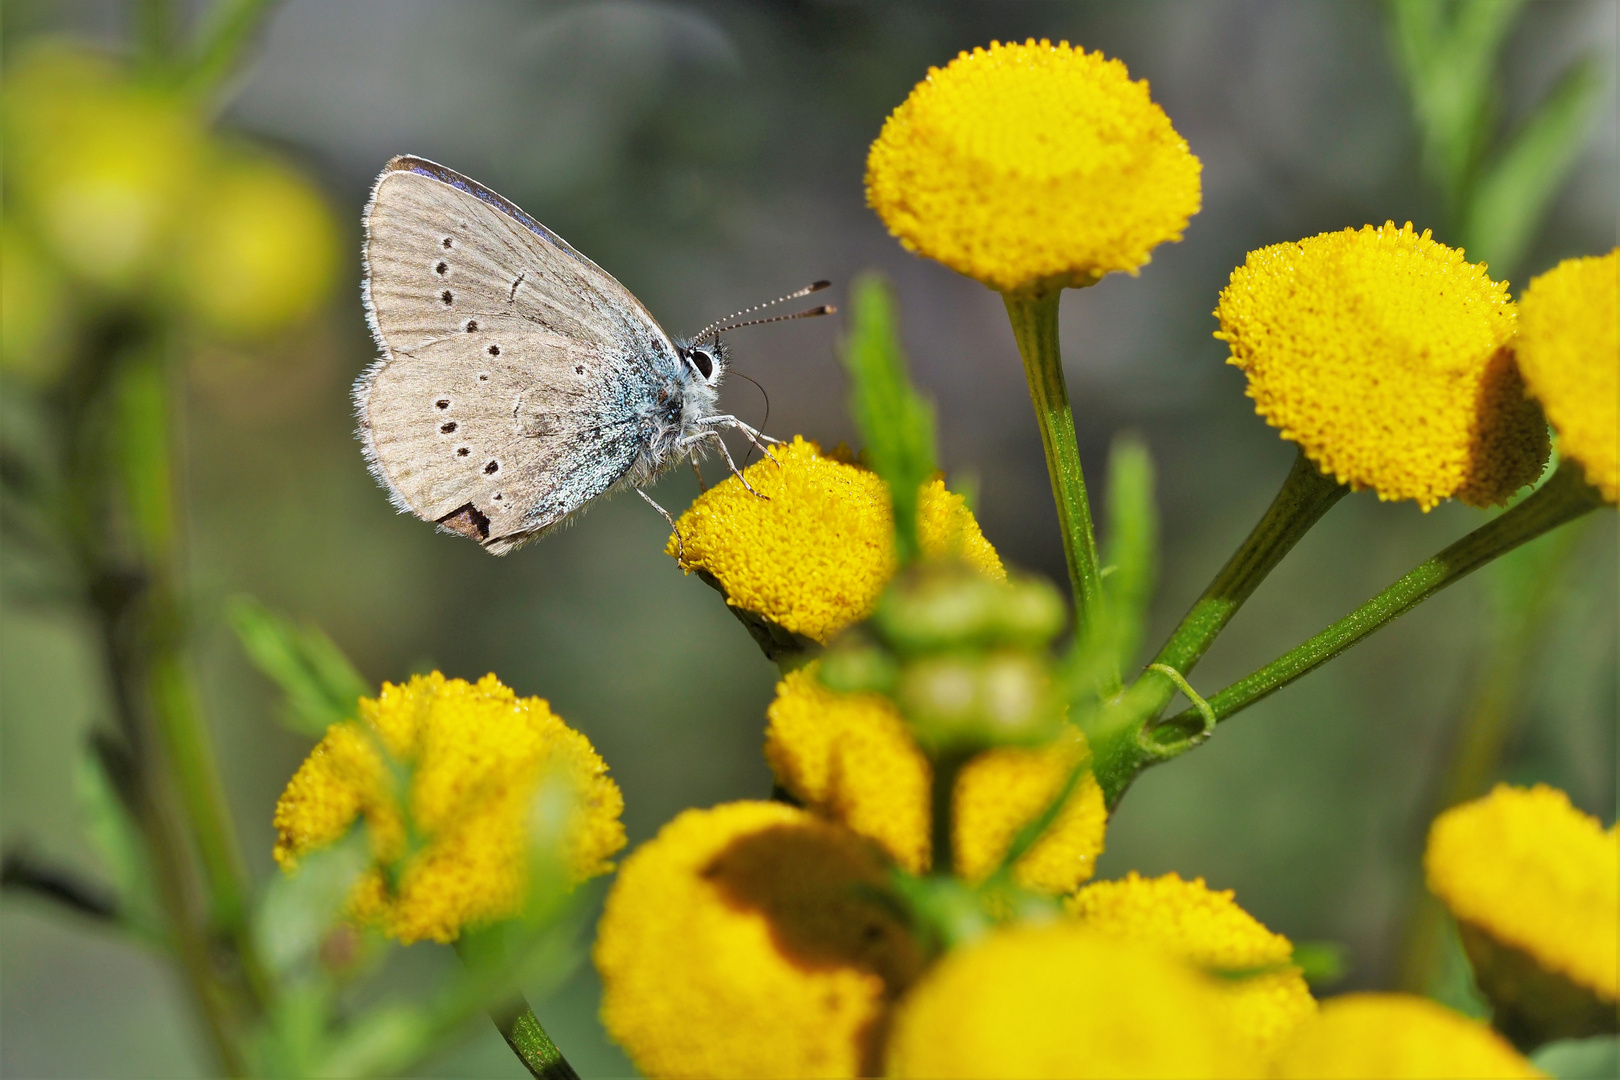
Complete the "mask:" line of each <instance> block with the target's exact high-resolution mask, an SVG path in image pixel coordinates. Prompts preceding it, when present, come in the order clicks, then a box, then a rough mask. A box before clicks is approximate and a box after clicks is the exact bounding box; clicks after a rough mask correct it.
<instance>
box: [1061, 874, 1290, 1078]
mask: <svg viewBox="0 0 1620 1080" xmlns="http://www.w3.org/2000/svg"><path fill="white" fill-rule="evenodd" d="M1067 906H1068V908H1069V910H1070V911H1071V912H1072V913H1073V914H1075V915H1076V916H1078V917H1079V919H1080V921H1081V922H1082V923H1083V924H1084V925H1085V926H1086V927H1087V928H1088V929H1091V930H1095V931H1096V932H1098V933H1100V934H1106V935H1108V936H1109V937H1118V938H1126V939H1128V940H1131V941H1137V942H1140V943H1142V944H1144V945H1150V946H1153V947H1154V948H1157V949H1161V950H1163V951H1165V952H1168V953H1169V954H1171V955H1172V956H1175V957H1177V958H1178V959H1181V960H1185V961H1186V962H1187V963H1189V964H1193V965H1195V966H1197V967H1201V968H1206V969H1211V970H1215V971H1219V972H1224V973H1227V974H1228V975H1234V976H1235V975H1236V974H1238V973H1240V972H1249V973H1250V974H1248V975H1247V976H1245V977H1242V978H1231V979H1229V980H1228V981H1223V982H1222V983H1221V984H1220V989H1221V994H1222V996H1223V997H1224V998H1225V999H1226V1004H1227V1006H1228V1008H1229V1010H1230V1013H1231V1024H1232V1031H1233V1032H1234V1034H1237V1035H1239V1036H1240V1037H1242V1038H1244V1039H1246V1040H1248V1041H1249V1042H1251V1043H1253V1044H1254V1046H1255V1048H1256V1049H1257V1050H1259V1051H1260V1052H1261V1053H1262V1054H1270V1053H1271V1052H1272V1051H1273V1050H1275V1049H1276V1048H1277V1046H1278V1044H1279V1043H1280V1042H1281V1041H1282V1040H1283V1039H1284V1038H1285V1037H1286V1036H1287V1035H1288V1034H1289V1033H1290V1032H1292V1031H1293V1030H1294V1028H1295V1027H1296V1026H1297V1025H1298V1024H1299V1023H1300V1021H1302V1020H1304V1019H1306V1018H1307V1017H1309V1016H1311V1015H1312V1014H1313V1013H1315V1012H1316V999H1315V998H1313V997H1311V992H1310V989H1309V988H1308V987H1307V986H1306V985H1305V978H1304V976H1303V975H1302V974H1301V973H1300V970H1299V968H1297V967H1295V966H1293V964H1292V958H1293V954H1294V947H1293V945H1292V944H1291V943H1290V942H1289V940H1288V939H1287V938H1285V937H1283V936H1282V935H1281V934H1275V933H1272V932H1271V931H1270V930H1267V929H1266V928H1265V927H1264V926H1262V925H1261V923H1260V921H1259V920H1258V919H1256V918H1255V917H1254V916H1253V915H1250V914H1249V913H1248V912H1247V911H1244V910H1243V909H1242V908H1240V907H1238V905H1237V902H1236V901H1235V900H1234V899H1233V898H1232V892H1231V890H1230V889H1228V890H1226V891H1223V892H1216V891H1215V890H1213V889H1211V888H1209V887H1208V886H1206V885H1205V884H1204V879H1203V878H1198V879H1197V880H1195V881H1183V880H1182V879H1181V878H1180V877H1178V876H1176V875H1175V874H1166V875H1164V876H1163V877H1160V878H1151V879H1150V878H1143V877H1139V876H1137V874H1136V873H1135V872H1134V871H1133V872H1131V873H1130V874H1127V875H1126V876H1125V877H1124V878H1123V879H1121V880H1119V881H1099V882H1096V883H1095V884H1092V885H1087V886H1086V887H1085V888H1084V889H1081V890H1080V891H1079V892H1078V893H1076V894H1075V895H1074V897H1073V898H1071V899H1070V900H1069V902H1068V905H1067Z"/></svg>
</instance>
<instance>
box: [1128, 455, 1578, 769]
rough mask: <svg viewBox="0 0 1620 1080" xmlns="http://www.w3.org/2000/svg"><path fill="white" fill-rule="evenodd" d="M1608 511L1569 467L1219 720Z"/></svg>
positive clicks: (1172, 740)
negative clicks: (1552, 535) (1532, 546)
mask: <svg viewBox="0 0 1620 1080" xmlns="http://www.w3.org/2000/svg"><path fill="white" fill-rule="evenodd" d="M1602 504H1603V500H1602V496H1600V495H1599V494H1598V492H1597V491H1596V490H1595V489H1593V488H1592V487H1591V486H1590V485H1589V484H1587V482H1586V481H1585V479H1584V478H1583V477H1582V476H1581V470H1580V467H1579V466H1577V465H1572V464H1570V463H1568V462H1565V463H1564V464H1563V465H1560V466H1559V468H1558V471H1557V472H1556V473H1554V474H1553V475H1552V477H1551V478H1549V479H1548V480H1547V482H1546V483H1545V484H1543V485H1542V486H1541V488H1540V489H1539V490H1538V491H1536V492H1535V493H1534V494H1533V495H1531V496H1530V497H1529V498H1527V499H1525V500H1524V501H1523V502H1520V503H1519V504H1518V505H1516V506H1514V507H1513V508H1512V509H1511V510H1509V511H1507V512H1506V513H1505V514H1501V515H1500V516H1498V517H1495V518H1493V519H1491V520H1490V521H1489V522H1487V523H1486V524H1484V525H1482V526H1480V527H1479V528H1477V529H1475V530H1474V531H1473V532H1471V533H1469V534H1468V535H1467V536H1465V537H1463V538H1462V539H1461V540H1459V541H1457V542H1456V543H1455V544H1452V545H1451V546H1450V547H1448V548H1446V549H1445V550H1444V551H1442V552H1440V554H1438V555H1436V556H1434V558H1432V559H1429V560H1428V561H1427V562H1425V563H1423V564H1421V565H1420V566H1418V567H1417V568H1416V569H1414V570H1412V571H1411V572H1410V573H1408V574H1407V575H1406V576H1405V577H1402V578H1401V579H1400V580H1399V581H1397V582H1395V583H1394V584H1393V585H1391V586H1390V587H1389V588H1387V589H1385V590H1384V591H1383V592H1381V593H1379V594H1378V595H1377V596H1375V597H1373V598H1372V599H1371V600H1369V601H1367V602H1366V603H1365V604H1363V605H1361V606H1360V607H1359V608H1357V609H1356V610H1355V611H1353V612H1351V613H1350V614H1349V615H1346V616H1345V617H1344V618H1342V619H1340V620H1339V621H1338V622H1336V623H1334V624H1333V625H1332V626H1330V627H1328V628H1327V629H1326V630H1323V631H1322V632H1321V633H1319V634H1317V635H1316V636H1315V637H1313V638H1311V639H1310V640H1309V641H1306V642H1305V643H1304V644H1302V645H1300V646H1298V647H1297V648H1294V649H1291V650H1290V651H1288V652H1287V653H1284V654H1283V655H1282V656H1280V657H1278V658H1277V659H1276V660H1273V661H1272V662H1271V663H1269V664H1267V665H1266V666H1265V667H1263V668H1261V669H1260V670H1258V671H1256V672H1254V673H1253V674H1251V675H1248V676H1247V677H1245V678H1242V679H1239V680H1238V681H1237V682H1235V683H1233V684H1232V685H1231V686H1228V687H1227V688H1226V689H1224V690H1222V691H1220V692H1219V693H1217V694H1215V695H1213V696H1212V697H1210V699H1209V705H1210V707H1211V708H1212V709H1213V710H1214V712H1215V716H1216V719H1218V720H1225V719H1226V718H1227V717H1229V716H1232V715H1233V714H1234V713H1237V712H1240V711H1242V710H1243V709H1246V708H1248V707H1249V706H1250V705H1253V704H1254V703H1255V702H1257V701H1259V700H1261V699H1262V698H1265V697H1268V696H1269V695H1271V694H1274V693H1276V692H1277V691H1278V690H1281V689H1282V688H1283V687H1284V686H1287V685H1288V684H1289V683H1291V682H1293V681H1294V680H1295V679H1298V678H1300V677H1301V676H1304V675H1306V674H1309V673H1310V672H1312V671H1315V670H1316V669H1317V668H1318V667H1321V666H1322V665H1323V664H1325V663H1327V662H1328V661H1329V660H1332V659H1333V658H1334V657H1335V656H1338V655H1339V654H1340V653H1342V652H1344V651H1345V650H1346V649H1348V648H1350V647H1351V646H1352V645H1355V644H1357V643H1358V642H1360V641H1361V640H1362V639H1363V638H1365V637H1367V636H1368V635H1369V634H1371V633H1373V632H1374V631H1376V630H1378V629H1380V628H1382V627H1384V626H1385V625H1387V624H1388V623H1390V622H1391V621H1393V620H1394V619H1396V618H1399V617H1400V616H1402V615H1404V614H1406V613H1407V612H1408V611H1411V610H1412V609H1413V608H1414V607H1416V606H1417V605H1418V604H1421V603H1422V602H1423V601H1425V600H1427V599H1428V598H1429V597H1431V596H1433V595H1434V594H1435V593H1437V592H1439V591H1440V590H1441V589H1444V588H1445V587H1446V586H1447V585H1450V584H1452V583H1453V582H1456V581H1461V580H1462V579H1463V578H1465V577H1467V576H1468V575H1469V574H1471V573H1473V572H1474V571H1475V570H1478V569H1479V568H1480V567H1481V566H1484V565H1485V564H1486V563H1488V562H1490V561H1491V560H1492V559H1496V558H1499V557H1500V556H1502V555H1505V554H1507V553H1508V552H1510V551H1512V550H1513V549H1514V548H1516V547H1518V546H1519V545H1520V544H1524V543H1527V542H1528V541H1531V540H1534V539H1535V538H1536V537H1538V536H1540V535H1542V534H1543V533H1545V532H1548V531H1549V530H1551V529H1555V528H1557V527H1558V526H1560V525H1563V524H1565V523H1567V522H1570V521H1573V520H1575V519H1576V518H1578V517H1580V516H1581V515H1583V514H1586V513H1589V512H1590V511H1592V510H1594V509H1596V508H1597V507H1599V506H1601V505H1602ZM1203 726H1204V721H1203V719H1202V718H1201V717H1200V716H1199V715H1198V714H1197V712H1196V711H1194V710H1190V709H1189V710H1187V711H1185V712H1181V713H1178V714H1176V715H1175V716H1173V717H1170V718H1169V719H1167V720H1165V721H1162V722H1161V723H1159V724H1156V725H1153V726H1152V727H1151V728H1150V729H1149V730H1148V732H1147V735H1148V737H1149V738H1150V739H1151V740H1153V741H1154V742H1156V743H1158V744H1159V745H1161V746H1163V747H1166V748H1170V747H1172V746H1175V747H1177V748H1180V746H1181V744H1182V743H1183V742H1184V741H1185V740H1187V739H1189V738H1190V737H1192V736H1194V735H1195V734H1196V733H1197V732H1199V731H1201V730H1202V729H1203Z"/></svg>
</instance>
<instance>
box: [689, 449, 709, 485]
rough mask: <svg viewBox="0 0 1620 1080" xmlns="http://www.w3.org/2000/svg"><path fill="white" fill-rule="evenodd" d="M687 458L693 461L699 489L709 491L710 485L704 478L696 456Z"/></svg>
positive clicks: (693, 469)
mask: <svg viewBox="0 0 1620 1080" xmlns="http://www.w3.org/2000/svg"><path fill="white" fill-rule="evenodd" d="M686 460H687V461H690V462H691V463H692V472H693V473H694V474H695V475H696V476H697V478H698V490H699V491H708V490H709V485H708V484H707V483H705V482H704V480H703V470H702V469H700V468H698V463H697V458H695V457H694V458H687V459H686Z"/></svg>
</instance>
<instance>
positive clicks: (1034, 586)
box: [996, 577, 1068, 649]
mask: <svg viewBox="0 0 1620 1080" xmlns="http://www.w3.org/2000/svg"><path fill="white" fill-rule="evenodd" d="M1000 593H1001V595H1000V603H999V604H998V606H997V620H996V623H997V625H996V637H997V640H998V641H999V642H1000V643H1001V644H1005V645H1014V646H1018V647H1021V648H1025V649H1041V648H1045V647H1046V646H1047V644H1048V643H1050V642H1051V640H1052V639H1053V638H1055V637H1057V635H1058V632H1059V631H1061V630H1062V629H1063V624H1064V623H1065V622H1066V621H1067V620H1068V609H1067V608H1065V607H1064V604H1063V597H1062V596H1060V595H1059V594H1058V591H1057V590H1056V589H1054V588H1053V587H1052V583H1051V582H1049V581H1047V580H1045V579H1044V578H1037V577H1016V578H1009V579H1008V581H1007V584H1006V586H1005V587H1004V588H1002V589H1001V590H1000Z"/></svg>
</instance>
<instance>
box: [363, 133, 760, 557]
mask: <svg viewBox="0 0 1620 1080" xmlns="http://www.w3.org/2000/svg"><path fill="white" fill-rule="evenodd" d="M365 230H366V241H365V244H366V246H365V260H366V275H365V284H364V299H365V304H366V312H367V315H368V319H369V321H370V324H371V330H372V335H373V337H374V338H375V339H376V341H377V346H378V348H379V350H380V351H381V353H382V356H381V358H380V359H379V360H378V361H377V362H376V363H374V364H372V365H371V367H370V368H368V369H367V370H366V372H365V373H364V374H363V375H362V376H361V377H360V378H359V380H357V382H356V383H355V388H354V400H355V410H356V414H357V417H358V421H359V434H360V437H361V439H362V441H363V443H364V445H365V453H366V459H367V462H368V464H369V465H370V468H371V471H372V473H373V474H374V475H375V476H376V477H377V479H378V480H379V482H381V483H382V484H383V486H384V487H385V488H387V489H388V492H389V495H390V497H391V498H392V499H393V501H394V504H395V505H396V506H398V507H399V508H400V509H401V510H402V511H409V512H411V513H413V514H415V515H417V516H418V517H421V518H423V519H425V520H428V521H433V522H435V523H437V524H439V525H440V526H441V527H442V528H445V529H448V530H450V531H453V532H457V533H461V534H462V535H465V536H468V537H471V538H472V539H475V540H477V541H478V542H479V543H481V544H482V545H483V546H484V547H485V549H486V550H488V551H490V552H492V553H494V554H504V553H505V552H507V551H509V550H511V549H512V548H513V547H515V546H516V545H518V544H520V543H522V542H524V541H526V540H529V539H532V538H534V537H536V536H539V535H541V534H542V533H544V532H546V531H547V530H549V529H551V528H554V527H556V526H557V525H559V524H561V523H562V522H564V521H565V520H567V519H568V518H569V517H570V516H571V515H572V514H574V513H576V512H578V511H579V510H580V509H582V508H583V507H584V506H585V505H586V504H587V503H589V502H590V501H591V500H592V499H594V498H596V497H597V496H599V495H602V494H605V493H606V492H608V491H610V490H614V489H616V488H622V487H626V486H636V487H639V486H640V485H642V484H644V483H646V482H648V481H649V480H651V479H652V478H653V477H654V476H656V475H657V474H658V473H660V472H662V471H663V470H665V469H667V468H669V467H670V466H671V465H673V464H675V463H677V462H679V461H681V460H683V459H684V458H686V457H687V456H689V455H691V454H692V453H694V452H695V451H696V450H697V448H698V447H699V446H700V445H701V444H702V443H703V442H704V441H705V440H714V441H716V442H718V431H717V428H718V427H719V426H721V425H722V424H726V425H730V426H741V425H739V424H737V423H736V422H735V421H734V420H733V419H732V418H730V417H727V416H724V415H722V414H720V413H719V411H718V410H719V389H718V388H719V383H720V380H721V378H722V377H723V376H724V373H725V355H724V350H723V349H722V348H721V346H720V344H719V342H718V339H716V340H715V341H714V342H712V343H711V342H704V343H702V344H692V343H689V342H677V341H675V340H673V339H672V338H670V337H669V335H667V334H666V333H665V332H664V331H663V329H662V328H661V327H660V326H659V325H658V322H657V321H656V320H655V319H654V318H653V317H652V315H651V314H650V313H649V312H648V311H647V309H646V308H645V307H644V306H642V304H641V302H640V301H639V300H637V299H636V298H635V297H634V296H633V295H632V294H631V293H630V292H629V290H627V289H625V288H624V286H622V285H620V284H619V283H618V281H616V280H614V278H613V277H612V276H611V275H609V274H608V273H607V272H606V271H604V270H602V269H601V268H600V267H598V266H597V265H596V264H595V263H593V262H592V261H591V260H589V259H587V258H586V257H585V256H583V255H581V254H580V253H579V252H577V251H575V250H574V249H573V248H572V247H570V246H569V245H568V244H567V243H566V242H564V241H563V240H562V239H561V238H560V237H558V236H557V235H556V234H555V233H552V232H551V231H550V230H549V229H547V228H546V227H545V226H543V225H541V224H540V223H539V222H537V221H535V220H534V219H533V218H531V217H529V215H527V214H525V213H524V212H523V211H522V210H520V209H519V208H518V207H517V206H515V205H514V204H512V203H511V202H509V201H508V200H506V199H504V198H502V197H501V196H499V195H497V194H495V193H494V192H493V191H490V190H489V189H488V188H485V187H484V186H483V185H481V184H478V183H476V182H475V181H472V180H469V179H468V178H466V177H464V176H462V175H461V174H459V173H456V172H454V171H453V170H450V169H447V168H445V167H444V166H442V165H437V164H435V163H433V162H430V161H426V160H425V159H422V158H416V157H398V158H395V159H393V160H392V161H390V162H389V163H388V166H387V167H386V168H385V169H384V171H383V173H382V175H381V176H379V177H378V179H377V182H376V185H375V186H374V188H373V189H372V195H371V200H370V202H369V203H368V204H367V207H366V214H365ZM719 445H720V448H721V449H722V452H723V451H724V444H723V443H720V444H719Z"/></svg>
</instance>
